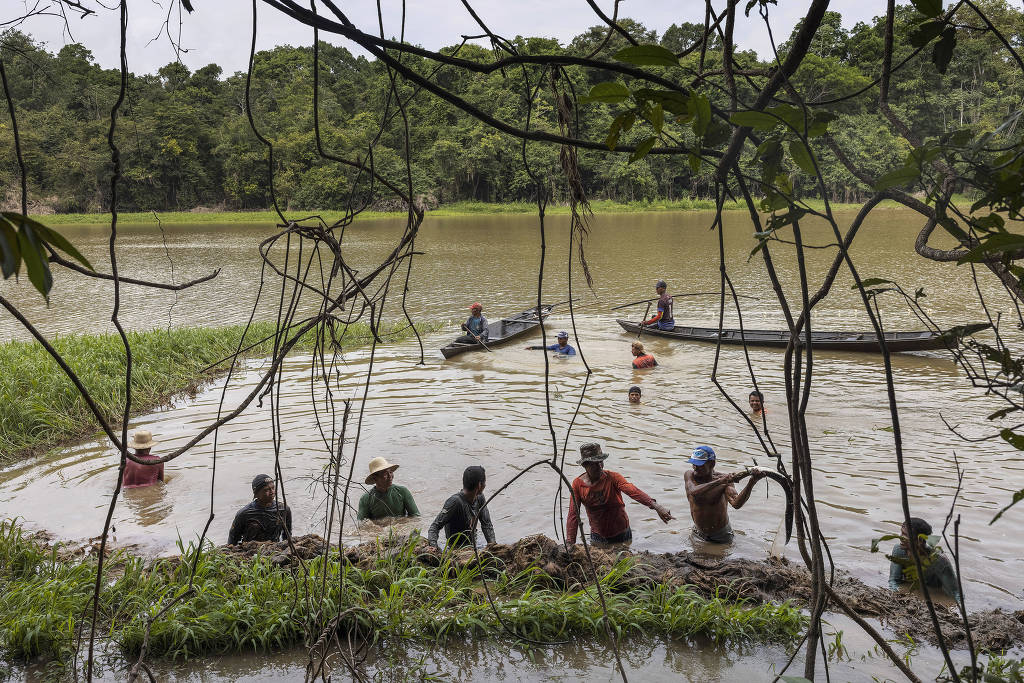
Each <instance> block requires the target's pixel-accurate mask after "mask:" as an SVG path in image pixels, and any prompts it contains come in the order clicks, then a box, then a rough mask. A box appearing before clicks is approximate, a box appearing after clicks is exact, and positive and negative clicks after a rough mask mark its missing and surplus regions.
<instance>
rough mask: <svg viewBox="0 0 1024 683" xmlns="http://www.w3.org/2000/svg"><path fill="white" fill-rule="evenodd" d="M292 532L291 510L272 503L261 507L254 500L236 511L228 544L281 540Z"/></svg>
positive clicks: (285, 506)
mask: <svg viewBox="0 0 1024 683" xmlns="http://www.w3.org/2000/svg"><path fill="white" fill-rule="evenodd" d="M291 534H292V511H291V509H289V507H288V506H287V505H283V504H280V503H277V502H275V503H272V504H271V505H270V507H266V508H265V507H261V506H260V504H259V503H258V502H256V501H255V500H254V501H252V502H251V503H249V504H248V505H246V506H245V507H244V508H242V509H241V510H239V511H238V514H236V515H235V521H233V522H232V523H231V531H230V532H228V545H235V544H237V543H241V542H242V541H283V540H284V539H286V538H288V537H289V536H291Z"/></svg>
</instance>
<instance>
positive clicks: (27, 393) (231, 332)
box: [0, 323, 440, 465]
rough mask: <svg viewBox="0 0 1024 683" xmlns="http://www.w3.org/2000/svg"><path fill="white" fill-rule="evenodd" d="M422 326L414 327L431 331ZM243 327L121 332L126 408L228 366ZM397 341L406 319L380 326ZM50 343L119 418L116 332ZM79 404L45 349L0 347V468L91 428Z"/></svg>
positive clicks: (159, 400)
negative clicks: (128, 385)
mask: <svg viewBox="0 0 1024 683" xmlns="http://www.w3.org/2000/svg"><path fill="white" fill-rule="evenodd" d="M439 327H440V324H434V323H431V324H427V325H423V326H421V327H420V331H421V332H425V331H433V330H435V329H438V328H439ZM243 330H244V327H243V326H241V325H234V326H229V327H193V328H179V329H172V330H169V331H168V330H150V331H146V332H130V333H128V339H129V342H130V343H131V345H132V355H133V361H134V362H133V368H132V408H133V414H141V413H144V412H147V411H151V410H154V409H156V408H158V407H160V406H162V405H164V404H166V403H167V402H168V401H169V400H170V399H171V398H173V397H174V396H176V395H179V394H181V393H182V392H186V391H190V390H195V389H196V388H197V387H198V386H200V385H201V384H203V383H204V382H206V381H209V380H211V379H213V378H214V377H215V376H217V375H218V374H220V373H222V372H224V371H226V370H227V368H228V364H227V363H223V364H221V365H219V366H216V367H214V368H210V367H209V366H210V365H211V364H214V363H216V362H217V361H220V360H221V359H223V358H225V357H228V356H230V355H231V354H233V353H234V352H235V350H236V349H237V348H238V342H239V339H240V337H241V336H242V332H243ZM273 332H274V326H273V325H272V324H271V323H255V324H253V325H252V327H251V328H250V329H249V332H248V334H247V335H246V342H245V344H244V346H247V345H249V344H251V343H254V342H257V341H259V340H261V339H264V338H265V337H269V336H271V335H272V334H273ZM383 334H384V335H386V336H385V338H386V339H389V340H397V339H402V338H405V337H408V336H410V335H411V334H412V330H411V329H409V328H408V327H407V326H406V324H405V323H401V324H394V325H392V326H390V327H389V328H387V329H385V330H384V331H383ZM370 340H371V336H370V331H369V328H368V327H367V326H366V325H363V324H353V325H350V326H349V328H348V331H347V333H346V335H345V336H344V338H343V339H342V344H343V346H344V347H346V348H352V347H356V346H361V345H365V344H367V343H369V341H370ZM314 344H315V337H314V335H312V334H309V335H307V336H306V337H305V338H303V339H302V340H300V342H299V344H298V345H296V347H295V350H297V351H306V352H308V351H310V350H312V349H313V347H314ZM53 346H54V347H55V348H56V349H57V350H58V351H59V352H60V353H61V354H62V355H63V356H64V358H65V359H66V360H67V361H68V364H69V365H70V366H71V367H72V369H73V370H74V371H75V373H76V374H77V375H78V376H79V377H80V378H81V380H82V382H83V383H84V384H85V386H86V388H87V389H88V390H89V392H90V394H91V395H92V397H93V399H94V400H95V401H96V403H97V404H98V405H99V406H100V408H101V409H102V411H103V413H104V415H105V416H106V419H107V420H109V421H111V422H112V423H115V424H117V423H119V422H120V415H121V412H122V410H123V408H122V406H123V405H124V369H125V354H124V347H123V346H122V344H121V340H120V338H119V337H117V336H116V335H113V334H107V335H68V336H62V337H58V338H57V339H55V340H54V341H53ZM272 351H273V341H268V342H264V343H263V344H260V345H258V346H256V347H255V348H253V349H250V350H248V351H247V352H246V355H247V356H251V357H259V356H267V355H270V354H271V353H272ZM98 428H99V427H98V425H97V424H96V421H95V419H94V417H93V415H92V413H91V412H90V411H89V408H88V406H87V405H86V404H85V401H84V400H82V398H81V396H80V395H79V394H78V391H77V390H76V389H75V387H74V385H73V384H72V383H71V381H70V380H69V379H68V378H67V377H66V376H65V375H64V373H63V372H62V371H61V370H60V368H59V367H58V366H57V364H56V363H55V362H54V361H53V359H52V358H51V357H50V356H49V354H47V353H46V351H45V350H44V349H43V348H42V346H40V345H39V344H38V343H35V342H21V341H11V342H6V343H2V344H0V465H3V464H6V463H7V462H10V461H12V460H14V459H16V458H18V457H23V456H24V455H27V454H29V453H33V452H38V451H43V450H47V449H49V448H52V447H54V446H58V445H60V444H64V443H67V442H68V441H70V440H73V439H78V438H82V437H84V436H87V435H89V434H91V433H94V432H96V431H97V430H98Z"/></svg>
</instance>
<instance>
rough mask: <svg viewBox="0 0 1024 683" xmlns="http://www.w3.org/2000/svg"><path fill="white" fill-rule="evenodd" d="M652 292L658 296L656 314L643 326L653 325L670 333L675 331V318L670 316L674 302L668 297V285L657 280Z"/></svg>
mask: <svg viewBox="0 0 1024 683" xmlns="http://www.w3.org/2000/svg"><path fill="white" fill-rule="evenodd" d="M654 291H655V292H657V294H658V312H657V313H655V314H654V317H653V318H651V319H650V320H645V321H644V322H643V324H644V325H654V326H655V327H657V328H658V329H659V330H668V331H672V330H674V329H676V321H675V317H674V316H673V315H672V306H673V304H674V300H673V299H672V297H670V296H669V295H668V285H667V284H665V281H664V280H658V282H657V284H655V285H654Z"/></svg>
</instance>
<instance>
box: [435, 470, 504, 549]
mask: <svg viewBox="0 0 1024 683" xmlns="http://www.w3.org/2000/svg"><path fill="white" fill-rule="evenodd" d="M486 485H487V473H486V472H484V468H483V467H480V466H479V465H472V466H470V467H467V468H466V471H465V472H463V473H462V490H461V491H459V492H458V493H456V494H455V495H454V496H452V497H450V498H449V499H448V500H446V501H445V503H444V507H442V508H441V512H440V513H439V514H438V515H437V517H436V518H435V519H434V522H433V523H432V524H431V525H430V529H428V530H427V543H429V544H430V547H431V548H437V537H438V535H439V534H440V533H441V529H442V528H443V529H444V535H445V539H446V542H445V547H446V548H460V547H462V546H474V545H476V529H475V528H474V527H473V518H474V517H476V518H477V522H478V523H479V525H480V529H481V530H482V531H483V532H484V538H485V539H487V542H488V543H494V525H492V524H491V515H490V513H489V512H488V511H487V508H485V507H484V502H485V499H484V487H485V486H486Z"/></svg>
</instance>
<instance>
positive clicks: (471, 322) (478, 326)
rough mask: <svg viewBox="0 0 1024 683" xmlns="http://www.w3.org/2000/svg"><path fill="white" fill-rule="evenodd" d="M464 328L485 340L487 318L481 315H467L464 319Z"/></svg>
mask: <svg viewBox="0 0 1024 683" xmlns="http://www.w3.org/2000/svg"><path fill="white" fill-rule="evenodd" d="M466 330H467V331H469V332H470V333H471V334H475V335H476V336H478V337H480V339H482V340H484V341H487V334H488V331H487V318H485V317H483V316H482V315H479V316H470V317H468V318H467V319H466Z"/></svg>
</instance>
